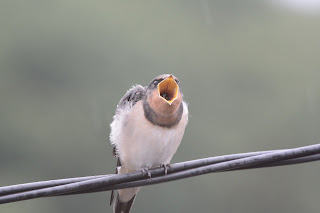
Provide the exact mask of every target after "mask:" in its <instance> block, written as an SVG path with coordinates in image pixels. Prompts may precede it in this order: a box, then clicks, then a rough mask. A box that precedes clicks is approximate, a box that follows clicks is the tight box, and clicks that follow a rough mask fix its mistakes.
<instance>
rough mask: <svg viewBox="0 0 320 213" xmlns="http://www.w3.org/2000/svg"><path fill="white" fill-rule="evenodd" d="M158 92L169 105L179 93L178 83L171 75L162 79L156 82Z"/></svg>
mask: <svg viewBox="0 0 320 213" xmlns="http://www.w3.org/2000/svg"><path fill="white" fill-rule="evenodd" d="M158 93H159V96H160V97H161V98H163V99H164V100H165V101H166V102H167V103H168V104H169V105H171V104H172V103H173V102H174V100H176V99H177V97H178V93H179V85H178V84H177V82H176V81H175V80H174V78H173V77H172V75H170V76H169V77H168V78H166V79H164V80H163V81H161V82H160V83H159V84H158Z"/></svg>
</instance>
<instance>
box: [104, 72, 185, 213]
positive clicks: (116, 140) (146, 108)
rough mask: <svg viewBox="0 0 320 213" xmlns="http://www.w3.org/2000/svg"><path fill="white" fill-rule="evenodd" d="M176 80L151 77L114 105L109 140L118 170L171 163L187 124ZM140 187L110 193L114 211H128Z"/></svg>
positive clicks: (145, 167)
mask: <svg viewBox="0 0 320 213" xmlns="http://www.w3.org/2000/svg"><path fill="white" fill-rule="evenodd" d="M179 84H180V82H179V80H178V79H177V78H176V77H175V76H173V75H170V74H163V75H160V76H157V77H156V78H154V79H153V80H152V81H151V82H150V84H149V85H148V86H147V87H142V86H141V85H135V86H133V87H132V88H131V89H129V90H128V91H127V93H126V94H125V95H124V96H123V97H122V98H121V100H120V102H119V104H118V105H117V109H116V113H115V115H114V117H113V118H114V119H113V122H112V123H111V125H110V127H111V133H110V141H111V144H112V145H113V146H114V150H113V153H114V155H115V156H116V157H118V163H117V171H116V172H117V173H118V174H125V173H129V172H134V171H139V170H147V169H150V168H155V167H159V166H163V167H165V169H166V166H170V164H169V163H170V160H171V158H172V156H173V155H174V153H175V152H176V151H177V149H178V146H179V145H180V142H181V140H182V137H183V134H184V130H185V127H186V125H187V123H188V106H187V104H186V103H185V102H184V101H183V95H182V93H181V91H180V88H179ZM140 188H141V187H135V188H129V189H120V190H118V191H117V195H116V197H115V196H114V192H112V193H111V198H110V205H112V204H113V211H114V213H128V212H130V209H131V206H132V204H133V202H134V199H135V197H136V194H137V192H138V191H139V190H140Z"/></svg>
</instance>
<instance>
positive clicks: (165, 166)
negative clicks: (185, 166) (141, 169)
mask: <svg viewBox="0 0 320 213" xmlns="http://www.w3.org/2000/svg"><path fill="white" fill-rule="evenodd" d="M160 167H163V168H164V174H165V175H167V174H168V168H167V167H169V168H170V169H171V170H173V167H172V165H171V164H170V163H168V164H161V165H160Z"/></svg>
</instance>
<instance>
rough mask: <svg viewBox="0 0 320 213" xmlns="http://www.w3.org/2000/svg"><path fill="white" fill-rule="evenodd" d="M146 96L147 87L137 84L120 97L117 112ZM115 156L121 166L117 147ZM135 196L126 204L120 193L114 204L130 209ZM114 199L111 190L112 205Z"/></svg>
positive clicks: (114, 152)
mask: <svg viewBox="0 0 320 213" xmlns="http://www.w3.org/2000/svg"><path fill="white" fill-rule="evenodd" d="M145 96H146V88H144V87H142V86H141V85H135V86H133V87H132V88H131V89H129V90H128V91H127V92H126V94H125V95H124V96H123V97H122V98H121V99H120V101H119V104H118V106H117V110H116V114H118V113H119V111H120V110H121V109H124V108H127V107H128V108H132V107H133V106H134V105H135V104H136V103H137V102H138V101H140V100H142V99H143V98H144V97H145ZM113 156H115V157H117V167H119V166H121V161H120V158H119V156H117V149H116V147H113ZM117 173H118V169H117V168H116V174H117ZM134 198H135V196H134V197H133V198H132V199H131V200H130V201H129V202H127V203H126V204H125V205H124V204H123V205H122V203H121V202H119V200H118V195H117V198H116V201H115V203H114V205H115V206H116V209H128V211H130V208H131V205H132V203H133V201H134ZM113 200H114V191H112V192H111V196H110V205H112V203H113Z"/></svg>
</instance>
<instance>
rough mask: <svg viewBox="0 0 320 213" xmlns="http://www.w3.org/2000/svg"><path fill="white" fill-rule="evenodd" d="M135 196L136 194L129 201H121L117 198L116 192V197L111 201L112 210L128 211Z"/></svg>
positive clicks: (117, 211)
mask: <svg viewBox="0 0 320 213" xmlns="http://www.w3.org/2000/svg"><path fill="white" fill-rule="evenodd" d="M135 198H136V195H134V196H133V197H132V198H131V200H129V201H126V202H121V201H120V199H119V194H118V193H117V197H116V199H115V201H114V203H113V212H114V213H129V212H130V209H131V207H132V204H133V202H134V200H135Z"/></svg>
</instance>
